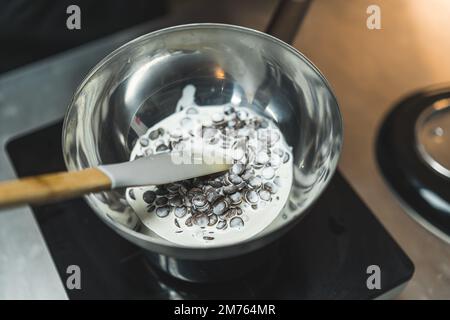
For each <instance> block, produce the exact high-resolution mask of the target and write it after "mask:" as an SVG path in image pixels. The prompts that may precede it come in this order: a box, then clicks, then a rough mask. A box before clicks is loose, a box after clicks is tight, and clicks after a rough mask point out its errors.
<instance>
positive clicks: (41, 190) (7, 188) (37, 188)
mask: <svg viewBox="0 0 450 320" xmlns="http://www.w3.org/2000/svg"><path fill="white" fill-rule="evenodd" d="M110 188H111V181H110V179H109V178H108V176H107V175H106V174H104V173H103V172H102V171H100V170H99V169H96V168H90V169H85V170H81V171H73V172H59V173H51V174H44V175H40V176H34V177H27V178H23V179H18V180H10V181H4V182H0V208H4V207H11V206H16V205H20V204H25V203H29V204H39V203H47V202H53V201H57V200H62V199H69V198H74V197H77V196H80V195H82V194H85V193H89V192H96V191H101V190H108V189H110Z"/></svg>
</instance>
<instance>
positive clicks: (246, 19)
mask: <svg viewBox="0 0 450 320" xmlns="http://www.w3.org/2000/svg"><path fill="white" fill-rule="evenodd" d="M173 2H180V1H179V0H175V1H173ZM372 2H373V1H371V0H368V1H366V0H358V1H352V3H351V4H349V1H348V0H314V2H313V4H312V6H311V8H310V11H309V13H308V15H307V17H306V20H305V21H304V25H303V26H302V29H301V31H300V32H299V34H298V35H297V38H296V40H295V42H294V46H295V47H297V48H298V49H300V50H301V51H303V52H304V53H305V54H306V55H307V56H308V57H309V58H310V59H311V60H312V61H313V62H314V63H315V64H316V65H317V66H318V67H319V68H320V69H321V70H322V72H323V73H324V74H325V76H326V77H327V78H328V80H329V82H330V83H331V85H332V87H333V88H334V90H335V92H336V95H337V98H338V100H339V102H340V105H341V110H342V113H343V117H344V126H345V142H344V150H343V154H342V158H341V162H340V169H341V171H342V172H343V173H344V175H345V176H346V177H347V179H348V180H349V181H350V183H351V184H352V185H353V187H354V188H355V189H356V191H357V192H358V193H359V195H360V196H361V197H362V198H363V199H364V200H365V201H366V203H367V204H368V206H369V207H370V208H371V209H372V210H373V211H374V213H375V214H376V216H377V217H378V218H379V219H380V221H381V222H382V223H383V224H384V225H385V227H386V228H387V229H388V231H389V232H390V233H391V234H392V236H393V237H394V238H395V239H396V240H397V241H398V242H399V244H400V245H401V246H402V247H403V249H404V250H405V251H406V252H407V254H408V255H409V256H410V257H411V258H412V260H413V261H414V263H415V265H416V272H415V275H414V278H413V279H412V280H411V282H410V283H409V284H408V286H407V287H406V289H405V291H404V292H403V293H402V294H401V295H400V298H450V245H448V244H445V243H444V242H442V241H441V240H439V239H437V238H436V237H434V236H433V235H431V234H430V233H429V232H428V231H426V230H425V229H424V228H422V227H421V226H419V225H418V224H417V223H416V222H415V221H413V220H412V219H411V218H410V217H409V216H408V215H406V214H405V212H404V211H403V209H402V208H401V207H400V205H399V202H398V201H397V199H396V198H395V197H394V196H393V194H392V193H391V192H390V191H389V189H388V187H387V186H386V184H385V183H384V182H383V179H382V177H381V175H380V173H379V171H378V169H377V166H376V163H375V156H374V141H375V136H376V133H377V128H378V126H379V125H380V121H381V119H382V117H383V115H385V113H386V112H387V111H388V110H389V109H390V108H391V107H392V105H393V104H394V103H395V102H396V101H398V100H399V99H400V98H401V97H402V96H404V95H405V94H407V93H409V92H410V91H411V90H414V89H418V88H421V87H423V86H427V85H431V84H436V83H439V82H446V81H450V59H448V58H447V56H448V52H449V50H448V49H449V47H450V42H449V41H446V40H448V38H449V36H447V34H446V33H447V32H446V30H448V29H450V28H449V27H450V21H449V20H448V16H449V14H450V2H448V1H446V0H433V1H426V2H425V1H420V0H395V1H392V0H390V1H389V0H384V1H380V0H378V1H376V3H377V4H378V5H380V7H381V15H382V30H368V29H367V28H366V17H367V14H366V8H367V6H368V5H370V4H373V3H372ZM194 3H195V5H194V6H189V7H187V6H186V7H185V9H178V13H176V14H175V15H177V14H178V18H177V17H170V18H165V19H162V20H161V21H155V22H152V23H149V24H147V25H144V26H140V27H137V28H134V29H132V30H128V31H124V32H122V33H120V34H119V35H117V36H113V37H109V38H107V39H105V40H102V41H97V42H95V43H92V44H88V45H86V46H84V47H82V48H79V49H76V50H73V51H72V52H69V53H67V54H64V55H60V56H58V57H56V58H50V59H48V60H47V61H44V62H40V63H37V64H35V65H32V66H29V67H25V68H23V69H19V70H17V71H14V72H12V73H10V74H7V75H3V76H2V77H0V144H1V145H2V146H4V144H5V143H6V141H7V140H8V139H10V138H11V137H13V136H15V135H17V134H21V133H23V132H24V131H27V130H30V129H32V128H36V127H39V126H41V125H44V124H46V123H48V122H51V121H54V120H56V119H59V118H61V117H62V115H63V114H64V111H65V107H66V106H67V105H68V103H69V101H70V97H71V94H72V92H73V91H74V89H75V87H76V86H77V84H78V83H79V81H80V80H81V79H82V77H83V75H84V74H85V73H86V72H87V71H88V70H89V68H90V67H92V66H93V65H94V64H95V63H96V62H97V61H98V60H99V59H100V58H101V57H103V56H104V55H105V54H106V53H108V52H109V51H111V50H112V49H114V48H115V47H117V46H119V45H120V44H122V43H124V42H126V41H127V40H129V39H131V38H134V37H135V36H137V35H139V34H143V33H145V32H148V31H150V30H154V29H157V28H161V27H164V26H167V25H170V24H174V23H176V24H179V23H183V22H189V21H206V20H209V21H217V22H219V21H220V22H227V23H235V24H241V25H244V26H248V27H253V28H256V29H259V30H263V29H264V28H265V25H266V24H267V22H268V18H269V17H270V12H271V11H272V10H273V8H274V6H275V4H276V1H260V0H258V1H256V0H253V1H246V2H242V1H240V2H237V1H234V0H233V1H226V2H220V3H221V4H220V5H217V7H216V8H214V12H213V13H212V15H210V14H211V12H208V17H207V18H206V19H205V17H203V18H195V16H196V14H195V13H196V12H200V11H201V9H202V8H205V6H206V3H205V1H194ZM224 3H226V5H225V4H224ZM244 3H245V4H244ZM238 4H239V10H235V8H236V7H237V5H238ZM188 11H189V14H188V13H187V12H188ZM190 12H192V13H193V14H192V15H193V16H194V17H193V18H192V17H191V18H187V17H188V16H189V15H190V14H191V13H190ZM244 13H245V14H244ZM180 16H182V17H183V18H180ZM446 26H447V28H445V27H446ZM75 62H76V63H75ZM36 79H39V83H41V84H42V86H41V87H40V88H39V91H38V93H39V94H36V90H37V88H35V86H34V83H35V81H36ZM27 93H32V94H27ZM355 158H357V159H358V161H355ZM14 176H15V174H14V172H13V169H12V167H11V165H10V163H9V160H8V159H7V156H6V153H5V151H4V148H3V150H0V179H2V180H3V179H7V178H12V177H14ZM12 298H22V299H37V298H39V299H44V298H54V299H65V298H67V295H66V294H65V292H64V289H63V283H62V282H61V280H60V279H59V276H58V274H57V272H56V270H55V267H54V265H53V262H52V260H51V258H50V255H49V253H48V250H47V248H46V246H45V243H44V241H43V239H42V236H41V235H40V231H39V229H38V227H37V225H36V222H35V221H34V218H33V216H32V214H31V211H30V210H29V208H27V207H23V208H19V209H16V210H10V211H8V212H3V213H2V214H1V215H0V299H12Z"/></svg>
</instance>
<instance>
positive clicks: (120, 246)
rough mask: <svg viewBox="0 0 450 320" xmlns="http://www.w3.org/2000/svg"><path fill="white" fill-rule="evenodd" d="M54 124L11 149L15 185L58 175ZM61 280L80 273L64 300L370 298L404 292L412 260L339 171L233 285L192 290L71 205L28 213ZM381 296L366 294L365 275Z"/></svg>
mask: <svg viewBox="0 0 450 320" xmlns="http://www.w3.org/2000/svg"><path fill="white" fill-rule="evenodd" d="M61 130H62V123H61V122H58V123H55V124H53V125H50V126H48V127H45V128H42V129H40V130H37V131H35V132H32V133H29V134H26V135H24V136H21V137H18V138H17V139H14V140H12V141H11V142H10V143H9V144H8V146H7V150H8V152H9V155H10V157H11V160H12V162H13V164H14V166H15V169H16V172H17V174H18V175H19V176H27V175H35V174H40V173H46V172H52V171H58V170H64V169H65V166H64V162H63V159H62V151H61ZM32 209H33V212H34V215H35V217H36V220H37V222H38V224H39V227H40V229H41V232H42V234H43V236H44V239H45V241H46V243H47V246H48V248H49V250H50V253H51V255H52V257H53V260H54V262H55V265H56V267H57V269H58V272H59V275H60V277H61V279H62V281H63V283H65V282H66V279H67V277H68V274H67V273H66V271H67V267H68V266H69V265H78V266H80V268H81V289H80V290H77V289H73V290H69V289H67V294H68V296H69V298H70V299H96V298H100V299H180V298H181V299H197V298H199V299H213V298H217V299H260V298H261V299H372V298H376V297H379V296H381V295H383V294H385V293H387V292H389V291H391V290H392V289H394V288H397V287H398V286H400V285H402V284H405V283H406V282H407V281H408V280H409V279H410V278H411V277H412V274H413V272H414V266H413V264H412V262H411V260H410V259H409V258H408V257H407V256H406V255H405V253H404V252H403V251H402V249H401V248H400V247H399V246H398V245H397V243H396V242H395V241H394V240H393V239H392V237H391V236H390V235H389V234H388V233H387V232H386V230H385V229H384V228H383V226H382V225H381V224H380V223H379V221H378V220H377V219H376V218H375V217H374V215H373V214H372V213H371V212H370V211H369V209H368V208H367V207H366V206H365V204H364V203H363V202H362V201H361V200H360V199H359V197H358V196H357V195H356V194H355V192H354V191H353V190H352V189H351V187H350V186H349V184H348V183H347V182H346V181H345V179H344V178H343V177H342V175H341V174H340V173H339V172H337V173H336V174H335V176H334V177H333V179H332V181H331V183H330V185H329V186H328V187H327V190H326V191H325V192H324V194H323V195H322V196H321V198H320V199H319V200H318V201H317V202H316V204H315V206H314V208H313V209H312V210H311V212H310V213H309V214H308V215H307V216H306V217H305V218H304V219H303V220H302V221H301V222H300V223H298V224H297V225H296V226H295V227H294V228H293V229H292V230H291V231H290V232H289V233H288V234H287V235H286V236H284V237H283V238H282V239H281V240H280V243H279V248H280V250H279V252H278V256H277V257H274V258H273V259H270V261H271V263H270V264H268V265H264V266H261V267H258V268H257V269H256V270H254V271H253V272H251V274H249V275H246V276H243V277H241V278H239V279H236V280H235V281H232V282H227V283H214V284H192V283H186V282H182V281H180V280H176V279H173V278H170V276H168V275H166V274H163V273H161V272H160V271H158V270H156V269H155V268H153V267H152V266H151V264H149V262H148V260H147V259H146V255H145V254H144V252H143V250H142V249H140V248H138V247H136V246H135V245H133V244H131V243H130V242H128V241H127V240H124V239H123V238H121V237H120V236H119V235H117V234H116V233H115V232H114V231H113V230H111V229H110V228H109V227H108V226H106V225H105V224H104V223H103V222H102V221H101V220H100V218H98V217H97V216H96V214H95V213H94V212H93V211H92V210H91V209H90V207H89V206H88V205H87V204H86V202H85V201H84V200H83V199H81V198H79V199H75V200H70V201H64V202H59V203H56V204H49V205H41V206H35V207H33V208H32ZM370 265H377V266H379V267H380V269H381V289H373V290H369V289H368V288H367V284H366V281H367V278H368V277H369V275H368V274H367V267H368V266H370Z"/></svg>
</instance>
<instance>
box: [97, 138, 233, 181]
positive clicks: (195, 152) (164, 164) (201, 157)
mask: <svg viewBox="0 0 450 320" xmlns="http://www.w3.org/2000/svg"><path fill="white" fill-rule="evenodd" d="M231 165H232V160H231V157H230V156H229V155H228V154H226V153H225V152H224V151H222V150H220V149H218V148H209V147H203V148H201V147H197V148H195V149H192V150H183V151H180V152H168V153H160V154H156V155H150V156H148V157H143V158H139V159H136V160H134V161H129V162H123V163H118V164H110V165H102V166H99V167H98V168H99V169H100V170H101V171H102V172H104V173H105V174H106V175H107V176H108V177H109V178H110V180H111V186H112V188H113V189H114V188H120V187H131V186H144V185H158V184H165V183H170V182H175V181H180V180H185V179H191V178H195V177H200V176H205V175H208V174H213V173H217V172H221V171H226V170H228V169H229V168H230V166H231Z"/></svg>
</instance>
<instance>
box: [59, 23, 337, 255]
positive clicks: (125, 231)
mask: <svg viewBox="0 0 450 320" xmlns="http://www.w3.org/2000/svg"><path fill="white" fill-rule="evenodd" d="M186 29H192V30H195V29H223V30H234V31H238V32H244V33H248V34H252V35H256V36H258V37H261V38H264V39H266V40H268V41H272V42H274V43H275V44H276V45H279V46H280V47H282V48H284V49H285V50H287V51H289V52H290V53H292V54H293V55H295V56H297V57H298V58H299V59H300V60H303V62H304V63H306V64H307V65H308V66H309V67H310V68H311V69H312V70H313V71H314V72H315V73H316V75H317V76H319V78H320V79H321V81H322V82H323V84H324V86H325V88H326V89H327V90H328V92H329V94H330V97H331V98H332V100H334V103H335V105H336V112H337V116H338V124H339V128H338V130H340V134H341V140H340V144H339V146H338V149H337V155H336V158H335V163H334V164H332V167H331V169H330V170H331V174H330V175H329V177H328V178H327V179H328V180H326V181H325V182H324V184H323V186H322V189H321V190H320V191H319V192H318V193H317V194H316V195H315V198H314V199H312V200H311V202H310V203H309V205H308V206H306V207H304V208H302V209H298V211H297V212H296V215H295V217H294V218H292V219H291V221H289V222H288V223H284V224H280V225H278V226H276V227H275V228H274V229H273V230H271V231H270V232H269V233H267V234H264V235H263V236H261V233H262V232H261V233H259V234H257V235H255V236H253V237H251V238H249V239H246V240H243V241H240V242H237V243H231V244H227V245H209V246H208V247H192V246H180V245H177V244H175V243H171V242H169V241H167V240H165V239H159V238H151V237H149V236H147V235H145V234H143V233H140V232H137V231H135V230H134V229H130V228H128V227H126V226H124V225H122V224H120V223H118V222H116V221H114V220H112V218H109V217H108V216H107V215H105V214H104V213H103V212H101V213H100V212H98V211H97V210H100V211H101V209H99V208H97V206H96V205H94V203H92V202H91V199H90V198H89V197H88V195H85V196H84V198H85V199H86V201H87V202H88V204H89V205H90V206H91V208H92V209H93V211H94V212H96V214H97V215H99V216H100V218H101V219H102V221H104V222H106V223H107V224H108V225H110V226H111V228H112V229H113V230H114V231H116V232H118V233H120V234H122V235H124V236H125V237H126V238H127V239H128V240H130V239H129V238H128V237H129V236H131V237H133V238H136V239H138V240H140V241H144V242H145V244H149V245H151V247H152V249H151V250H154V251H156V252H159V253H164V254H169V255H170V253H171V252H172V249H173V250H176V251H177V252H176V254H174V255H176V256H185V257H189V258H193V257H192V256H191V255H190V254H189V253H192V251H202V252H213V251H217V250H216V249H218V248H221V249H225V248H226V249H228V250H230V251H232V250H233V249H236V248H239V250H238V252H237V253H235V254H230V255H228V256H236V255H240V254H243V253H246V252H250V251H253V250H255V249H257V248H260V247H262V246H263V244H261V245H257V246H254V245H253V244H255V243H256V242H258V241H261V240H262V239H265V238H273V240H275V239H276V238H278V237H279V236H281V235H282V234H284V233H285V232H286V231H288V230H289V229H290V228H291V227H292V226H293V225H295V224H296V222H298V221H299V220H301V217H303V216H304V215H305V213H306V212H308V211H309V209H310V208H311V207H312V206H313V205H314V204H315V202H316V201H317V200H318V199H319V198H320V196H321V195H322V193H323V192H324V191H325V189H327V186H328V184H329V183H330V181H331V179H332V177H333V176H334V174H335V172H336V170H337V165H338V162H339V159H340V156H341V153H342V147H343V143H344V128H343V120H342V114H341V111H340V107H339V103H338V100H337V98H336V95H335V94H334V91H333V90H332V87H331V85H330V84H329V82H328V80H327V79H326V78H325V76H324V75H323V74H322V72H321V71H320V70H319V68H317V67H316V66H315V65H314V64H313V63H312V62H311V61H310V60H309V59H308V58H307V57H306V56H305V55H304V54H303V53H301V52H300V51H299V50H297V49H296V48H294V47H293V46H291V45H289V44H287V43H286V42H284V41H282V40H280V39H278V38H276V37H274V36H272V35H269V34H267V33H265V32H262V31H259V30H255V29H252V28H248V27H243V26H238V25H233V24H225V23H189V24H181V25H176V26H171V27H167V28H163V29H159V30H155V31H152V32H149V33H146V34H143V35H141V36H139V37H137V38H135V39H133V40H130V41H128V42H126V43H125V44H123V45H121V46H119V47H118V48H117V49H115V50H113V51H112V52H111V53H109V54H108V55H106V56H105V57H104V58H103V59H102V60H100V61H99V62H98V63H97V64H96V65H95V66H94V67H92V68H91V69H90V71H89V72H88V73H87V74H86V76H85V77H84V78H83V80H82V82H81V83H80V85H79V86H78V87H77V89H76V90H75V92H74V94H73V96H72V99H71V101H70V103H69V106H68V108H67V110H66V112H65V115H64V121H63V128H62V150H63V158H64V162H65V165H66V167H67V169H68V170H69V171H70V170H73V169H72V168H70V166H69V160H68V159H67V157H66V153H65V152H64V150H66V147H65V139H64V136H65V133H66V130H67V125H68V123H67V122H68V116H69V114H70V113H71V112H72V109H73V108H74V101H75V100H76V98H77V97H78V96H79V95H80V93H81V92H82V91H83V89H84V87H85V86H86V84H87V83H88V82H89V81H90V80H91V78H92V77H93V76H94V75H95V73H96V72H97V71H98V70H99V69H101V68H103V67H104V66H105V65H106V64H107V63H108V62H109V61H111V60H112V59H113V58H114V57H115V56H116V55H118V54H120V53H121V52H122V51H124V50H125V49H127V48H128V47H129V46H131V45H133V44H136V43H139V42H140V41H142V40H144V39H145V40H148V39H151V38H156V37H158V36H160V35H162V34H167V33H171V32H174V31H178V30H186ZM274 236H275V237H274ZM130 241H132V240H130ZM133 242H134V243H136V242H135V241H133ZM141 246H142V245H141ZM246 248H247V249H246ZM146 249H149V248H146ZM181 251H186V254H183V252H181ZM168 252H169V253H168ZM188 252H189V253H188ZM172 253H173V252H172ZM220 256H221V257H222V256H223V255H222V254H221V255H220ZM193 259H195V258H193Z"/></svg>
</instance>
